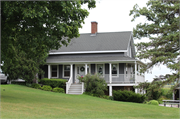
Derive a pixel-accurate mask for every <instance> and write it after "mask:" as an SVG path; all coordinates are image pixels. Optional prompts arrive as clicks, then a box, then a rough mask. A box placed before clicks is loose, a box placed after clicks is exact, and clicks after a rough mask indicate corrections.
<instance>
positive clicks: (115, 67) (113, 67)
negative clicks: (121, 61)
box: [112, 64, 118, 76]
mask: <svg viewBox="0 0 180 119" xmlns="http://www.w3.org/2000/svg"><path fill="white" fill-rule="evenodd" d="M112 76H118V65H117V64H112Z"/></svg>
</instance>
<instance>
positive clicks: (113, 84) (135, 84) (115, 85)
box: [107, 84, 136, 86]
mask: <svg viewBox="0 0 180 119" xmlns="http://www.w3.org/2000/svg"><path fill="white" fill-rule="evenodd" d="M135 85H136V84H107V86H135Z"/></svg>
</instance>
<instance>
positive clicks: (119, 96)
mask: <svg viewBox="0 0 180 119" xmlns="http://www.w3.org/2000/svg"><path fill="white" fill-rule="evenodd" d="M113 98H114V100H117V101H125V102H137V103H142V102H143V101H144V100H145V95H142V94H139V93H137V94H136V93H135V92H133V91H127V90H124V91H121V90H118V91H113Z"/></svg>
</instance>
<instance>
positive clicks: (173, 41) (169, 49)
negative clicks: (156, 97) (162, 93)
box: [129, 0, 180, 88]
mask: <svg viewBox="0 0 180 119" xmlns="http://www.w3.org/2000/svg"><path fill="white" fill-rule="evenodd" d="M179 6H180V3H179V1H174V0H172V1H171V0H169V1H164V0H163V1H162V0H156V1H155V0H149V1H148V3H147V7H143V8H139V6H138V5H137V4H136V5H135V6H134V7H133V10H131V11H130V14H129V15H132V16H133V18H132V21H134V20H135V19H136V18H138V17H140V16H143V17H145V18H146V19H147V20H146V22H145V23H139V24H137V25H136V28H134V29H133V36H134V38H138V39H141V38H143V37H147V38H149V40H150V41H149V42H141V43H138V44H136V46H137V50H138V54H137V57H138V58H139V59H149V60H150V61H151V62H150V63H147V66H145V67H143V68H142V70H141V72H145V71H149V70H151V69H152V68H153V66H155V65H159V64H163V65H166V66H167V67H168V68H169V69H171V70H173V71H175V72H176V73H173V74H166V75H165V78H166V80H164V79H163V80H162V81H161V83H160V84H159V85H154V86H155V87H156V88H160V87H163V85H165V84H167V83H171V82H178V80H177V79H178V78H179V75H180V58H179V56H180V54H179V53H180V48H179V46H180V45H179ZM176 84H178V83H176ZM157 86H159V87H157Z"/></svg>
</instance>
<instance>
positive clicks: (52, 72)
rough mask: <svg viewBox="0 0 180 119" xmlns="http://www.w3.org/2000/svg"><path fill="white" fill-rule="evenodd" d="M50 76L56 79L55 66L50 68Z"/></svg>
mask: <svg viewBox="0 0 180 119" xmlns="http://www.w3.org/2000/svg"><path fill="white" fill-rule="evenodd" d="M51 76H52V77H55V78H57V65H52V66H51Z"/></svg>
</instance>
